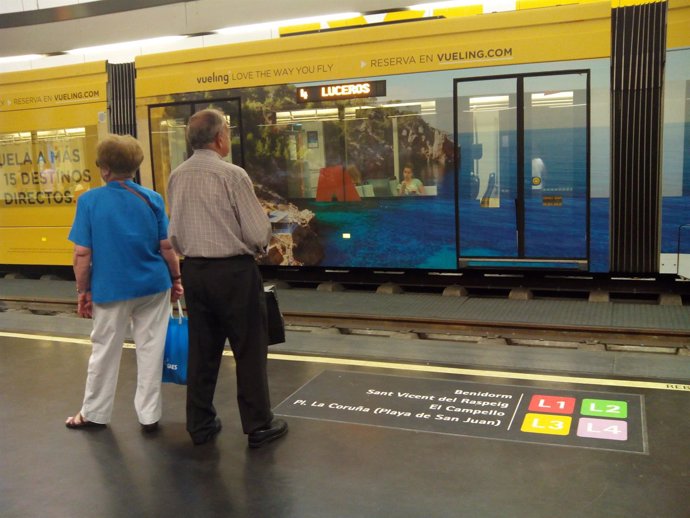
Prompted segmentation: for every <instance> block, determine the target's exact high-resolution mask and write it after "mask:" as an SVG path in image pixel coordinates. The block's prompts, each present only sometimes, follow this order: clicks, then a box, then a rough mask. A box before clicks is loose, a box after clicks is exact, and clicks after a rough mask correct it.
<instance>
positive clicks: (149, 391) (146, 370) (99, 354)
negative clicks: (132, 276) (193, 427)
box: [81, 290, 170, 424]
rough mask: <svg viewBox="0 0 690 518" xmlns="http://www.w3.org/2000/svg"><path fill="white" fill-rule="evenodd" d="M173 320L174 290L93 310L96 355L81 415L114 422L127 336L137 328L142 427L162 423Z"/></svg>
mask: <svg viewBox="0 0 690 518" xmlns="http://www.w3.org/2000/svg"><path fill="white" fill-rule="evenodd" d="M169 317H170V290H167V291H164V292H161V293H156V294H155V295H149V296H146V297H139V298H136V299H129V300H123V301H118V302H111V303H107V304H94V305H93V331H92V332H91V342H92V344H93V350H92V352H91V358H90V359H89V369H88V374H87V377H86V389H85V391H84V403H83V405H82V409H81V415H82V416H84V419H86V420H87V421H92V422H94V423H104V424H107V423H109V422H110V418H111V416H112V413H113V402H114V400H115V389H116V387H117V377H118V374H119V372H120V358H121V357H122V344H123V342H124V340H125V335H126V333H127V331H128V329H129V324H130V323H131V325H132V336H133V338H134V343H135V345H136V354H137V390H136V394H135V396H134V408H135V409H136V412H137V417H138V418H139V422H140V423H141V424H152V423H156V422H158V421H159V420H160V418H161V413H162V401H161V377H162V374H163V350H164V348H165V334H166V332H167V329H168V319H169Z"/></svg>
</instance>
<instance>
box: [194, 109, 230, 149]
mask: <svg viewBox="0 0 690 518" xmlns="http://www.w3.org/2000/svg"><path fill="white" fill-rule="evenodd" d="M225 125H226V121H225V115H224V114H223V112H222V111H220V110H216V109H214V108H207V109H206V110H201V111H198V112H196V113H195V114H194V115H192V116H191V117H190V118H189V123H188V124H187V142H189V145H190V146H192V149H203V148H205V147H206V146H207V145H208V144H210V143H211V142H213V141H214V139H215V138H216V136H217V135H218V134H219V133H220V132H221V131H222V130H223V128H224V127H225Z"/></svg>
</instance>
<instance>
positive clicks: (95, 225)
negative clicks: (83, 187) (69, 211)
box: [69, 180, 172, 304]
mask: <svg viewBox="0 0 690 518" xmlns="http://www.w3.org/2000/svg"><path fill="white" fill-rule="evenodd" d="M124 183H125V184H126V185H127V187H129V188H130V189H134V190H136V191H137V192H138V193H139V194H141V195H142V196H144V197H145V198H146V199H147V200H148V201H149V203H145V202H144V200H142V199H141V198H140V197H139V196H137V195H136V194H134V193H133V192H130V191H128V190H127V189H126V188H125V187H123V185H121V183H120V182H117V181H115V182H110V183H108V184H106V185H105V186H104V187H99V188H97V189H92V190H90V191H88V192H86V193H84V194H82V195H81V196H80V197H79V200H78V202H77V213H76V215H75V217H74V224H73V225H72V229H71V230H70V233H69V240H70V241H72V242H73V243H74V244H76V245H79V246H83V247H86V248H89V249H91V294H92V299H93V301H94V302H95V303H96V304H105V303H108V302H116V301H120V300H127V299H133V298H137V297H144V296H147V295H153V294H155V293H160V292H161V291H165V290H167V289H168V288H170V287H171V286H172V282H171V281H170V273H169V270H168V266H167V263H166V262H165V259H164V258H163V256H162V255H161V253H160V241H161V240H162V239H167V237H168V234H167V228H168V217H167V216H166V214H165V203H164V201H163V198H162V197H161V195H160V194H158V193H157V192H155V191H152V190H150V189H146V188H145V187H142V186H140V185H138V184H136V183H134V182H133V181H131V180H127V181H125V182H124Z"/></svg>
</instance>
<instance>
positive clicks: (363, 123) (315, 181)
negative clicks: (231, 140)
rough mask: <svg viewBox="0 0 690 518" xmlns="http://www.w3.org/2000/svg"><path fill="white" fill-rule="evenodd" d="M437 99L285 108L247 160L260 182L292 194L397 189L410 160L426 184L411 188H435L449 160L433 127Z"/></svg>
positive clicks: (339, 196)
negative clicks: (253, 165) (251, 164)
mask: <svg viewBox="0 0 690 518" xmlns="http://www.w3.org/2000/svg"><path fill="white" fill-rule="evenodd" d="M435 105H436V101H433V100H431V101H428V100H427V101H410V102H398V103H390V104H380V105H379V104H376V103H375V102H373V101H372V100H371V99H364V100H362V99H357V100H349V101H335V102H334V101H330V102H323V103H312V105H311V106H308V107H303V106H300V107H299V108H296V109H290V110H288V109H286V110H279V111H276V112H275V113H274V115H273V117H271V118H270V120H268V121H267V123H266V124H263V125H262V126H261V128H259V130H258V131H257V133H258V134H259V135H260V136H261V141H260V142H258V143H256V144H255V145H254V146H253V149H252V150H251V151H250V152H248V157H247V158H248V163H254V164H255V165H256V167H254V168H252V169H254V170H256V171H258V172H259V181H261V182H262V183H263V184H264V185H267V186H269V187H270V188H271V189H272V190H273V191H275V192H276V193H278V194H280V195H282V196H284V197H287V198H306V199H316V200H317V201H331V200H340V201H343V200H346V201H353V198H355V199H362V198H371V197H393V196H398V195H399V194H400V192H401V182H403V181H404V180H405V176H404V173H403V171H404V169H405V165H407V166H409V168H410V170H412V171H414V185H417V184H421V185H422V186H423V187H421V188H418V189H414V190H413V189H412V188H410V189H409V190H408V191H406V192H410V193H412V192H414V193H416V194H431V195H433V194H436V183H437V180H438V178H439V177H440V176H441V175H442V174H443V170H444V167H445V164H446V162H447V161H448V160H449V158H447V157H446V154H445V153H447V146H446V147H444V146H443V144H444V142H445V141H446V140H448V138H447V136H446V133H444V132H441V131H440V130H438V129H436V128H435V127H434V123H433V118H434V116H435ZM451 149H452V148H451ZM250 155H251V156H250ZM334 175H335V176H337V178H338V179H334ZM320 182H321V186H320V185H319V184H320ZM348 192H349V193H351V194H348ZM355 192H356V194H354V193H355Z"/></svg>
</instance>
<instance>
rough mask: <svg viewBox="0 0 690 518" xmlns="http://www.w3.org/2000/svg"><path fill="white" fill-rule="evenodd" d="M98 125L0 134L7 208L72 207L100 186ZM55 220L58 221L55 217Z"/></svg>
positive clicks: (1, 169)
mask: <svg viewBox="0 0 690 518" xmlns="http://www.w3.org/2000/svg"><path fill="white" fill-rule="evenodd" d="M97 140H98V130H97V127H96V126H85V127H74V128H60V129H50V130H35V131H26V132H24V131H20V132H12V133H3V134H0V173H1V174H0V178H1V179H2V182H3V184H4V189H3V190H4V194H3V196H4V198H3V202H4V205H5V206H6V207H15V206H24V205H27V204H31V205H36V206H37V207H45V208H51V209H55V208H60V207H63V208H64V207H68V206H71V205H73V204H74V203H76V200H77V198H78V197H79V195H80V194H83V193H84V192H86V191H87V190H89V189H90V188H92V187H97V186H98V185H100V181H101V178H100V176H99V174H98V169H97V168H96V164H95V160H96V157H95V148H96V142H97ZM51 223H55V220H54V219H53V220H51Z"/></svg>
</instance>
